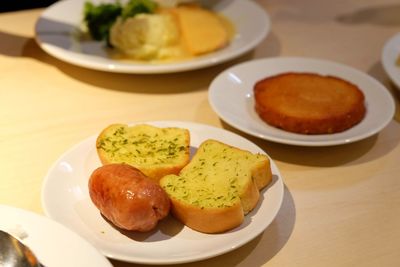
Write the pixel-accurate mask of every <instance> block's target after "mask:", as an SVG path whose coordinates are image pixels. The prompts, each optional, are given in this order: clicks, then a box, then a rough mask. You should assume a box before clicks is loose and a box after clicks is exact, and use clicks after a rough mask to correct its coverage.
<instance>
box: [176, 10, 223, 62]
mask: <svg viewBox="0 0 400 267" xmlns="http://www.w3.org/2000/svg"><path fill="white" fill-rule="evenodd" d="M174 11H175V13H176V14H177V18H178V21H179V25H180V28H181V32H182V36H183V39H184V43H185V44H186V47H187V49H188V50H189V52H190V53H191V54H193V55H200V54H205V53H208V52H212V51H215V50H217V49H219V48H222V47H224V46H226V45H227V44H228V42H229V33H228V30H227V29H226V27H225V25H224V23H223V22H222V21H221V19H219V17H218V16H217V15H216V14H214V13H213V12H211V11H209V10H206V9H203V8H200V7H198V6H196V5H182V6H179V7H177V8H176V9H174Z"/></svg>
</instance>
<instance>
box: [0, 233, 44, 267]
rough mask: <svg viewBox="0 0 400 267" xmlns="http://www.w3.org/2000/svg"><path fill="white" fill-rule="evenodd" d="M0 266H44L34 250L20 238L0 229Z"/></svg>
mask: <svg viewBox="0 0 400 267" xmlns="http://www.w3.org/2000/svg"><path fill="white" fill-rule="evenodd" d="M0 266H7V267H43V265H42V264H40V262H39V261H38V259H37V258H36V256H35V255H34V254H33V252H32V251H31V250H30V249H29V248H28V247H27V246H25V245H24V244H22V243H21V242H20V241H19V240H18V239H16V238H15V237H13V236H12V235H10V234H9V233H7V232H4V231H1V230H0Z"/></svg>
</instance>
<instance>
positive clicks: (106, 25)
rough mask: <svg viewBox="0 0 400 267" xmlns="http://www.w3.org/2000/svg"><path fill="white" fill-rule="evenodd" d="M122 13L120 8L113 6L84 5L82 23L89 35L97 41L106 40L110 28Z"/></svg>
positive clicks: (117, 4) (117, 5) (118, 5)
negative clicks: (84, 24)
mask: <svg viewBox="0 0 400 267" xmlns="http://www.w3.org/2000/svg"><path fill="white" fill-rule="evenodd" d="M121 13H122V6H121V5H120V4H119V3H115V4H99V5H97V6H95V5H94V4H92V3H90V2H86V3H85V7H84V22H85V23H86V26H87V28H88V30H89V33H90V35H91V36H92V38H93V39H95V40H97V41H102V40H108V36H109V32H110V28H111V26H112V25H113V24H114V22H115V20H116V19H117V17H118V16H120V15H121Z"/></svg>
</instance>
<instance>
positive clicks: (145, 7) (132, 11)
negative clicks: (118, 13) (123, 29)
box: [122, 0, 157, 19]
mask: <svg viewBox="0 0 400 267" xmlns="http://www.w3.org/2000/svg"><path fill="white" fill-rule="evenodd" d="M156 8H157V4H156V3H155V2H153V1H151V0H130V1H129V2H128V3H127V4H126V6H125V7H124V9H123V10H122V18H124V19H126V18H130V17H134V16H135V15H136V14H140V13H153V12H154V10H155V9H156Z"/></svg>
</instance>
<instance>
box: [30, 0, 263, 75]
mask: <svg viewBox="0 0 400 267" xmlns="http://www.w3.org/2000/svg"><path fill="white" fill-rule="evenodd" d="M108 1H110V0H108ZM84 2H85V0H64V1H60V2H58V3H55V4H53V5H51V6H50V7H49V8H47V9H46V10H45V11H44V12H43V13H42V15H41V16H40V18H39V20H38V21H37V24H36V29H35V31H36V41H37V43H38V44H39V46H40V47H42V48H43V50H44V51H46V52H47V53H49V54H50V55H52V56H54V57H56V58H58V59H61V60H63V61H66V62H69V63H71V64H75V65H78V66H81V67H86V68H90V69H96V70H103V71H110V72H121V73H168V72H179V71H186V70H193V69H198V68H203V67H208V66H212V65H216V64H219V63H222V62H225V61H227V60H230V59H232V58H235V57H237V56H239V55H242V54H244V53H246V52H248V51H250V50H251V49H253V48H254V47H256V46H257V45H258V44H259V43H260V42H261V41H262V40H263V39H264V38H265V37H266V36H267V34H268V32H269V29H270V20H269V16H268V15H267V14H266V13H265V12H264V11H263V9H262V8H261V7H259V6H258V4H256V3H254V2H253V1H249V0H222V1H220V2H219V3H218V4H216V5H215V6H213V7H212V9H213V10H215V11H216V12H218V13H221V14H223V15H224V16H226V17H227V18H229V19H230V20H231V21H232V23H233V24H234V26H235V30H236V34H235V36H234V38H233V40H232V41H231V43H230V44H229V45H228V46H227V47H226V48H223V49H221V50H218V51H216V52H213V53H210V54H207V55H204V56H199V57H196V58H194V59H190V60H187V61H181V62H175V63H162V64H161V63H159V64H155V63H153V64H152V63H146V62H140V61H131V62H126V61H125V62H123V61H117V60H113V59H111V58H110V57H109V56H108V55H107V53H106V51H105V50H104V43H101V42H95V41H90V40H82V38H79V37H80V35H81V30H80V29H81V27H82V14H83V13H82V12H83V11H82V9H83V5H84ZM92 2H93V3H98V2H106V1H101V0H93V1H92Z"/></svg>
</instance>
